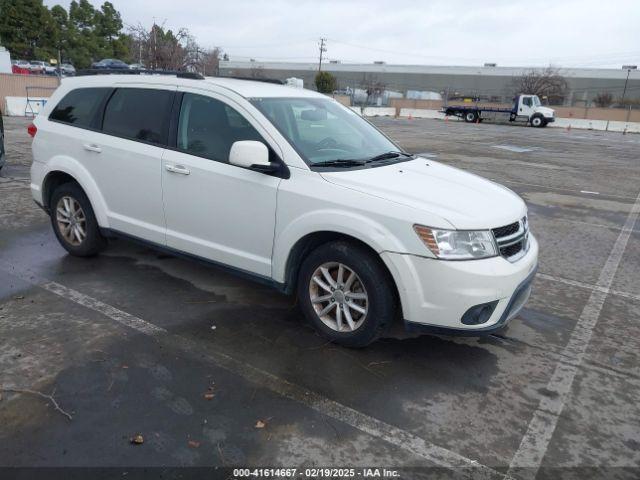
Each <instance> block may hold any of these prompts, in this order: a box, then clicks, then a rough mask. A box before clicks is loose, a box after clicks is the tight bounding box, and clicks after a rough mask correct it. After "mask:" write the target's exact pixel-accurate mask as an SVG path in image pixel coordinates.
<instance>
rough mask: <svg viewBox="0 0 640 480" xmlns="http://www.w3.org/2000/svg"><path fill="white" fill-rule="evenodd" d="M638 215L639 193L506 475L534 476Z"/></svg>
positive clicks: (639, 212) (567, 395) (639, 209)
mask: <svg viewBox="0 0 640 480" xmlns="http://www.w3.org/2000/svg"><path fill="white" fill-rule="evenodd" d="M638 216H640V194H639V195H638V196H637V197H636V201H635V203H634V204H633V207H632V208H631V211H630V212H629V215H628V216H627V220H626V221H625V223H624V226H623V227H622V231H621V232H620V235H618V238H617V240H616V242H615V244H614V245H613V248H612V249H611V253H609V257H608V258H607V261H606V262H605V264H604V267H603V268H602V271H601V272H600V276H599V278H598V282H597V283H596V287H598V288H595V289H593V290H592V291H591V295H590V296H589V300H587V303H586V305H585V306H584V308H583V310H582V313H581V314H580V317H579V318H578V322H577V323H576V326H575V328H574V330H573V333H572V334H571V337H570V338H569V342H568V343H567V345H566V347H565V348H564V350H563V353H562V354H563V356H565V357H566V358H568V359H569V362H568V363H565V362H562V363H558V364H557V366H556V369H555V371H554V372H553V375H552V377H551V380H549V383H548V384H547V387H546V389H547V391H548V392H550V393H551V395H549V396H544V397H543V398H542V399H541V400H540V403H539V405H538V408H537V410H536V412H535V413H534V415H533V418H532V419H531V421H530V422H529V426H528V428H527V431H526V433H525V435H524V437H523V438H522V441H521V442H520V447H519V448H518V451H517V452H516V454H515V455H514V457H513V459H512V460H511V464H510V466H509V472H508V475H510V476H520V477H523V478H532V479H533V478H535V477H536V474H537V473H538V470H539V469H540V465H541V464H542V460H543V458H544V456H545V454H546V452H547V448H548V446H549V442H550V441H551V437H552V436H553V433H554V431H555V429H556V425H557V424H558V418H559V417H560V415H561V414H562V411H563V409H564V405H565V403H566V401H567V399H568V398H569V394H570V393H571V387H572V385H573V381H574V379H575V376H576V373H577V372H578V368H579V367H580V365H581V364H582V361H583V359H584V355H585V352H586V350H587V347H588V346H589V342H590V340H591V335H592V334H593V329H594V328H595V326H596V324H597V323H598V319H599V317H600V312H601V311H602V307H603V306H604V301H605V300H606V298H607V294H608V292H609V289H610V287H611V284H612V282H613V279H614V277H615V274H616V271H617V270H618V266H619V265H620V260H621V259H622V255H623V254H624V250H625V248H626V246H627V242H628V241H629V237H630V235H631V232H632V231H633V229H634V227H635V224H636V221H637V220H638Z"/></svg>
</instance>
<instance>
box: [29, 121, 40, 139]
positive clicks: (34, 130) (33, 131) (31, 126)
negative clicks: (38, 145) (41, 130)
mask: <svg viewBox="0 0 640 480" xmlns="http://www.w3.org/2000/svg"><path fill="white" fill-rule="evenodd" d="M27 133H28V134H29V136H30V137H35V136H36V133H38V127H36V126H35V125H34V124H33V123H30V124H29V126H28V127H27Z"/></svg>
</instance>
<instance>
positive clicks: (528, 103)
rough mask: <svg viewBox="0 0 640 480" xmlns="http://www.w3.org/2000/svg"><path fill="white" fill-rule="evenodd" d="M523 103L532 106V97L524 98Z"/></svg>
mask: <svg viewBox="0 0 640 480" xmlns="http://www.w3.org/2000/svg"><path fill="white" fill-rule="evenodd" d="M522 104H523V105H526V106H527V107H530V106H531V105H532V103H531V97H526V98H523V99H522Z"/></svg>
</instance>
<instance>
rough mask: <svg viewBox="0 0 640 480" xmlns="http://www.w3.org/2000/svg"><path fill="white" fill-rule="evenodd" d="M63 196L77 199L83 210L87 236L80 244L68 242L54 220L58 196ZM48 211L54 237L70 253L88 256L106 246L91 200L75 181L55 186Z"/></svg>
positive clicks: (95, 253)
mask: <svg viewBox="0 0 640 480" xmlns="http://www.w3.org/2000/svg"><path fill="white" fill-rule="evenodd" d="M65 196H68V197H72V198H74V199H75V200H77V202H78V203H79V204H80V206H81V207H82V210H83V211H84V215H85V218H86V232H87V236H86V237H85V239H84V241H83V242H82V243H81V244H80V245H71V244H70V243H68V242H67V241H66V240H65V238H64V236H62V234H61V233H60V230H59V228H58V222H57V221H56V208H57V206H58V201H59V200H60V198H62V197H65ZM50 211H51V214H50V218H51V226H52V227H53V231H54V233H55V234H56V238H57V239H58V241H59V242H60V245H62V246H63V247H64V249H65V250H66V251H67V252H69V253H70V254H71V255H75V256H78V257H90V256H93V255H97V254H98V253H100V251H102V250H103V249H104V247H105V246H106V244H107V241H106V239H105V238H104V237H103V236H102V235H101V234H100V228H99V226H98V221H97V220H96V217H95V214H94V213H93V208H92V207H91V202H90V201H89V198H88V197H87V195H86V194H85V193H84V191H83V190H82V188H81V187H80V186H79V185H77V184H75V183H65V184H63V185H60V186H59V187H58V188H56V189H55V190H54V192H53V194H52V195H51V202H50Z"/></svg>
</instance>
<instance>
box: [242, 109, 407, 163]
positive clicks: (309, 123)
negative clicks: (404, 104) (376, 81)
mask: <svg viewBox="0 0 640 480" xmlns="http://www.w3.org/2000/svg"><path fill="white" fill-rule="evenodd" d="M251 102H252V103H253V104H254V105H255V106H256V107H257V108H258V109H259V110H260V111H261V112H262V113H263V114H264V115H265V116H266V117H267V118H268V119H269V120H270V121H271V122H272V123H273V124H274V125H275V126H276V128H277V129H278V130H279V131H280V133H282V135H284V137H285V138H286V139H287V140H288V141H289V143H291V145H292V146H293V147H294V148H295V149H296V151H297V152H298V153H299V154H300V155H301V156H302V158H303V159H304V160H305V161H306V162H307V163H308V164H310V165H313V164H314V163H318V162H325V161H331V160H338V159H340V160H366V159H369V158H372V157H375V156H376V155H380V154H383V153H386V152H390V151H399V150H400V148H399V147H398V146H397V145H394V144H393V143H392V142H391V141H390V140H389V139H388V138H387V137H385V136H384V135H383V134H382V133H380V132H379V131H378V130H377V129H376V128H375V127H374V126H373V125H371V124H370V123H369V122H367V121H366V120H363V119H362V118H361V117H360V116H359V115H358V114H356V113H355V112H353V111H352V110H350V109H348V108H345V107H343V106H342V105H340V104H338V103H337V102H335V101H334V100H330V99H328V98H327V99H323V98H255V99H253V100H252V101H251Z"/></svg>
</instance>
